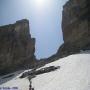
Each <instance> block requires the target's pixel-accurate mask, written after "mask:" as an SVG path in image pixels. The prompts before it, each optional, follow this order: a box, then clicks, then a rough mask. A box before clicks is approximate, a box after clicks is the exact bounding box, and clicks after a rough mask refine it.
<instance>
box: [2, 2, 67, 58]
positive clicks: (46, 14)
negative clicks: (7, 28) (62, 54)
mask: <svg viewBox="0 0 90 90" xmlns="http://www.w3.org/2000/svg"><path fill="white" fill-rule="evenodd" d="M43 1H44V2H43V3H38V0H0V26H2V25H6V24H11V23H15V21H17V20H20V19H25V18H26V19H29V22H30V33H31V36H32V37H34V38H36V45H35V48H36V51H35V55H36V57H37V58H38V59H40V58H46V57H49V56H51V55H53V54H55V53H56V52H57V50H58V48H59V47H60V45H61V44H62V43H63V37H62V30H61V21H62V6H63V4H64V3H65V2H66V0H43Z"/></svg>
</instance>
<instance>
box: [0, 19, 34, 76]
mask: <svg viewBox="0 0 90 90" xmlns="http://www.w3.org/2000/svg"><path fill="white" fill-rule="evenodd" d="M34 52H35V39H34V38H31V35H30V32H29V21H28V20H26V19H23V20H20V21H17V22H16V23H15V24H10V25H6V26H1V27H0V74H6V73H8V72H11V71H15V70H19V69H20V68H26V67H29V66H31V65H33V64H34V63H35V56H34Z"/></svg>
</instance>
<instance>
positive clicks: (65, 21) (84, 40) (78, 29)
mask: <svg viewBox="0 0 90 90" xmlns="http://www.w3.org/2000/svg"><path fill="white" fill-rule="evenodd" d="M89 9H90V1H89V0H69V1H68V2H67V3H66V4H65V5H64V6H63V12H62V14H63V15H62V16H63V17H62V32H63V40H64V44H63V45H62V46H61V47H60V49H59V50H58V54H59V55H60V56H64V55H65V56H66V55H70V54H72V53H77V52H79V51H80V50H89V49H90V13H89Z"/></svg>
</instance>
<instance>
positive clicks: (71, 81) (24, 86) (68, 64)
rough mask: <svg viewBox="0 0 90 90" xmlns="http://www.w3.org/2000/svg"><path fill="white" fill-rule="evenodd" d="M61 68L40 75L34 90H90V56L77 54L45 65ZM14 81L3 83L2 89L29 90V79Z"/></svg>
mask: <svg viewBox="0 0 90 90" xmlns="http://www.w3.org/2000/svg"><path fill="white" fill-rule="evenodd" d="M48 66H60V69H57V70H56V71H53V72H49V73H45V74H42V75H38V76H36V77H35V78H33V79H32V85H33V87H34V90H90V54H88V53H87V54H85V53H82V54H76V55H70V56H68V57H65V58H62V59H59V60H58V61H55V62H52V63H50V64H47V65H45V66H44V67H48ZM18 77H19V76H18V75H17V76H16V77H14V78H13V79H11V80H9V81H7V82H5V83H2V84H1V85H0V87H6V86H9V87H15V86H17V87H18V90H29V81H28V79H27V78H24V79H19V78H18Z"/></svg>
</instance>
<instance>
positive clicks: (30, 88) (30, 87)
mask: <svg viewBox="0 0 90 90" xmlns="http://www.w3.org/2000/svg"><path fill="white" fill-rule="evenodd" d="M29 90H32V82H31V81H30V85H29Z"/></svg>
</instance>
